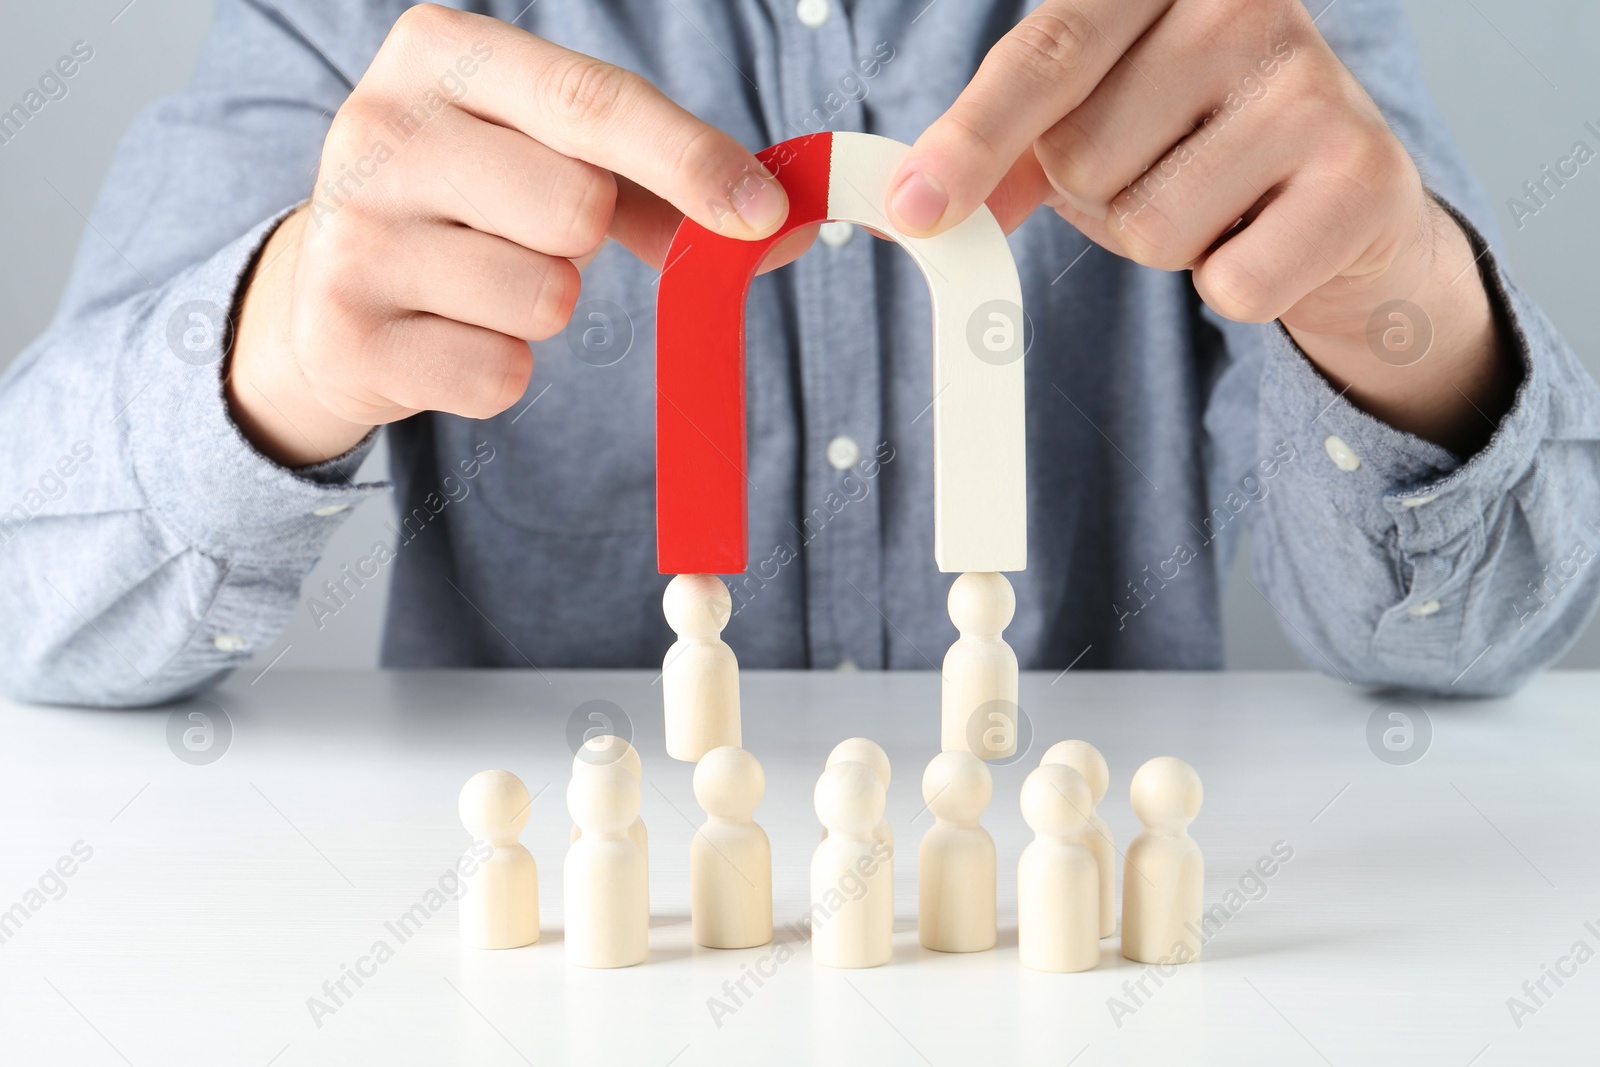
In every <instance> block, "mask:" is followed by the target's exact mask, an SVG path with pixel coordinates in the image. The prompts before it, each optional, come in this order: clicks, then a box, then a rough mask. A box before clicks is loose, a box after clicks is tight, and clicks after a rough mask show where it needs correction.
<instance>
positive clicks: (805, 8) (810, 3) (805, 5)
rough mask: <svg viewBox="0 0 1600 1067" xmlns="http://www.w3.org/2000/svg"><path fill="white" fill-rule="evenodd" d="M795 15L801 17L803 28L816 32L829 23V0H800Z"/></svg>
mask: <svg viewBox="0 0 1600 1067" xmlns="http://www.w3.org/2000/svg"><path fill="white" fill-rule="evenodd" d="M794 13H795V14H796V15H798V16H799V17H800V24H801V25H802V26H805V27H807V28H808V29H813V30H814V29H816V28H817V27H818V26H820V25H822V24H823V23H824V22H827V21H828V0H800V2H799V3H798V4H796V5H795V7H794Z"/></svg>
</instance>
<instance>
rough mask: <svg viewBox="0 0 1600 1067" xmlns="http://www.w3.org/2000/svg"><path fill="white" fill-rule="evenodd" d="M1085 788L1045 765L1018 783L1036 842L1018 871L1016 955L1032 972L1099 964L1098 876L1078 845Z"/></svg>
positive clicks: (1064, 769)
mask: <svg viewBox="0 0 1600 1067" xmlns="http://www.w3.org/2000/svg"><path fill="white" fill-rule="evenodd" d="M1089 798H1090V792H1089V783H1087V782H1085V781H1084V780H1083V775H1081V774H1079V773H1078V772H1077V771H1075V770H1073V769H1072V768H1071V767H1068V766H1066V765H1064V764H1059V763H1047V764H1044V765H1043V766H1041V767H1038V768H1037V769H1035V770H1034V771H1033V773H1031V774H1029V775H1028V777H1027V780H1026V781H1024V782H1023V783H1022V818H1023V819H1024V820H1025V821H1026V822H1027V824H1028V826H1029V827H1030V828H1032V830H1033V832H1034V834H1035V835H1036V836H1035V837H1034V839H1033V842H1032V843H1031V844H1029V845H1028V847H1027V848H1025V849H1023V850H1022V859H1021V860H1020V861H1019V862H1018V864H1017V955H1018V958H1019V959H1020V960H1021V962H1022V965H1023V966H1024V967H1029V968H1031V969H1033V970H1036V971H1060V972H1065V971H1087V970H1089V969H1090V968H1091V967H1094V966H1095V965H1096V964H1098V963H1099V962H1100V899H1099V897H1100V872H1099V870H1098V869H1097V868H1096V866H1095V862H1094V854H1093V853H1092V852H1090V851H1089V850H1088V849H1087V848H1085V847H1084V846H1083V844H1082V843H1081V842H1082V837H1083V832H1084V830H1085V829H1087V827H1088V822H1089V818H1088V814H1089V808H1090V806H1091V801H1090V799H1089Z"/></svg>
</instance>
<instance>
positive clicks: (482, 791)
mask: <svg viewBox="0 0 1600 1067" xmlns="http://www.w3.org/2000/svg"><path fill="white" fill-rule="evenodd" d="M531 804H532V802H531V801H530V800H529V799H528V789H527V787H526V786H524V785H523V784H522V780H521V779H519V778H518V777H517V776H516V775H514V774H512V773H511V772H510V771H479V772H478V773H477V774H475V775H473V776H472V777H471V778H469V779H467V784H466V785H464V786H462V788H461V796H460V799H459V800H458V802H457V810H458V811H459V812H460V814H461V822H462V824H463V825H464V826H466V828H467V830H468V832H470V833H471V834H472V835H473V836H474V837H476V838H480V839H482V840H484V841H486V842H488V843H489V845H490V846H492V847H493V849H494V852H493V854H492V855H490V857H489V858H488V859H487V860H485V861H484V863H483V865H482V866H481V867H480V868H479V869H478V871H477V873H476V874H474V875H473V876H472V877H470V878H465V879H463V881H464V883H465V890H464V891H463V893H462V896H461V904H460V907H461V943H462V944H464V945H467V946H469V947H471V948H519V947H521V946H523V945H531V944H533V943H534V942H535V941H537V940H539V869H538V867H537V866H535V864H534V862H533V856H532V854H531V853H529V852H528V850H527V849H526V848H523V847H522V844H521V843H520V842H519V841H518V840H517V835H519V834H520V833H522V828H523V827H524V826H526V825H527V824H528V809H529V807H530V806H531Z"/></svg>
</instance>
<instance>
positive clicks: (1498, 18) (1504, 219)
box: [0, 0, 1600, 672]
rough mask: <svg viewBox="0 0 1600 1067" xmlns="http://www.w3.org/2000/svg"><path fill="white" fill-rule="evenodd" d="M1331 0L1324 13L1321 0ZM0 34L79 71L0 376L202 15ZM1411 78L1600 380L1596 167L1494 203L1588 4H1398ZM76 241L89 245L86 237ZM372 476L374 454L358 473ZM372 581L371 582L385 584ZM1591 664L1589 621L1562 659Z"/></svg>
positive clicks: (377, 523) (1248, 653)
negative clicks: (84, 47)
mask: <svg viewBox="0 0 1600 1067" xmlns="http://www.w3.org/2000/svg"><path fill="white" fill-rule="evenodd" d="M1335 2H1337V0H1335ZM8 6H9V10H8V11H7V12H6V19H5V32H4V33H3V34H0V101H3V102H4V104H5V105H7V106H9V105H10V104H11V103H13V102H15V100H17V99H20V98H21V96H22V94H23V93H24V92H26V90H27V89H28V88H29V87H30V86H31V85H33V84H34V83H35V82H36V81H37V80H38V78H39V75H40V74H42V73H43V72H44V71H45V70H46V68H48V67H49V66H50V65H51V64H52V63H54V61H55V60H56V58H57V57H58V56H60V55H62V54H64V53H66V52H67V51H68V50H69V49H70V47H71V46H72V44H73V42H75V41H79V40H84V41H88V42H89V43H90V44H91V45H93V46H94V49H95V56H94V59H93V60H92V61H91V62H90V63H89V64H87V65H86V66H85V67H84V68H83V70H82V71H81V72H80V73H79V74H78V76H77V77H76V78H74V79H72V81H71V82H70V83H69V84H70V87H71V91H70V93H69V95H68V96H67V97H66V98H65V99H63V100H59V101H55V102H52V103H51V104H49V105H48V107H46V109H45V110H44V111H42V112H41V113H40V114H39V115H38V116H37V117H36V118H35V119H34V121H33V122H31V123H29V125H28V127H27V129H26V130H25V131H24V132H23V134H22V135H21V136H20V137H18V138H17V139H16V140H14V141H13V142H11V143H10V144H7V145H3V146H0V242H3V246H0V247H3V248H4V253H3V255H0V367H3V366H5V365H8V364H9V363H10V361H11V360H12V359H13V358H15V356H16V355H17V353H18V352H20V351H21V350H22V349H23V347H24V346H26V345H27V344H28V342H29V341H31V340H32V339H33V338H34V337H35V336H37V335H38V334H39V332H40V331H42V330H43V329H44V327H45V326H46V324H47V323H48V322H49V319H50V316H51V313H52V310H53V308H54V307H55V304H56V301H57V298H58V297H59V295H60V292H61V289H62V286H63V285H64V284H65V281H66V277H67V271H68V269H69V267H70V266H71V262H72V255H73V249H74V248H75V247H76V245H77V243H78V241H79V239H80V238H83V237H84V234H85V220H84V218H83V215H84V214H85V213H87V212H88V211H89V209H90V207H91V205H92V204H93V203H94V198H95V194H96V192H97V190H98V189H99V186H100V183H101V181H102V180H103V178H104V176H105V172H106V168H107V166H108V164H109V163H110V159H111V153H112V151H113V149H114V148H115V147H116V144H117V142H118V140H119V139H120V138H121V136H122V133H123V131H124V130H125V129H126V128H127V126H128V124H129V122H130V121H131V120H132V119H133V117H134V115H135V113H137V111H138V110H139V109H140V108H141V107H143V106H144V105H145V104H146V103H148V102H149V101H151V100H154V99H155V98H157V97H159V96H162V95H164V94H167V93H170V92H173V91H175V90H177V89H179V88H181V87H182V86H183V85H184V83H185V81H186V80H187V78H188V76H189V72H190V71H191V70H192V69H193V66H194V62H195V58H196V56H197V55H198V53H199V49H200V45H201V43H202V41H203V39H204V36H205V32H206V28H207V26H208V25H209V23H210V20H211V3H210V0H133V2H132V3H129V2H128V0H89V2H80V3H72V4H47V3H29V4H12V5H8ZM1405 6H1406V8H1407V10H1408V11H1409V12H1410V15H1411V19H1412V24H1413V28H1414V30H1415V33H1416V36H1417V38H1418V41H1419V46H1420V49H1421V53H1422V62H1423V67H1424V69H1425V71H1426V73H1427V76H1428V80H1429V82H1430V84H1431V85H1432V87H1433V91H1434V95H1435V96H1436V97H1437V99H1438V101H1439V104H1440V106H1441V108H1442V110H1443V112H1444V114H1445V117H1446V120H1447V121H1448V123H1449V125H1450V129H1451V131H1452V132H1453V133H1454V135H1455V137H1456V139H1457V141H1458V142H1459V143H1460V144H1461V147H1462V149H1463V151H1464V152H1465V153H1466V157H1467V161H1468V162H1469V163H1470V164H1471V165H1472V167H1473V169H1474V171H1475V172H1476V173H1477V175H1478V178H1479V180H1480V181H1481V182H1482V183H1483V185H1484V187H1485V188H1486V189H1487V191H1488V193H1489V198H1490V200H1491V202H1493V203H1494V204H1496V205H1498V206H1499V210H1498V216H1497V221H1498V224H1499V226H1500V228H1501V231H1502V233H1503V234H1504V236H1505V237H1506V240H1507V243H1508V246H1509V250H1510V266H1511V269H1512V270H1513V272H1514V274H1515V275H1516V277H1517V278H1518V280H1519V282H1520V283H1521V284H1522V286H1523V287H1524V288H1525V289H1527V290H1528V291H1529V292H1530V293H1532V294H1533V296H1534V298H1535V299H1537V300H1538V301H1539V302H1540V304H1541V305H1542V306H1543V307H1544V308H1545V310H1546V311H1547V312H1548V313H1549V315H1550V317H1551V318H1552V319H1553V320H1554V321H1555V323H1556V325H1557V326H1558V327H1560V329H1561V330H1562V332H1563V333H1564V334H1565V335H1566V337H1567V339H1568V341H1569V342H1570V343H1571V344H1572V346H1573V348H1574V349H1575V350H1576V351H1577V352H1578V353H1579V355H1580V356H1581V357H1582V358H1583V360H1584V362H1585V364H1586V366H1588V368H1589V370H1590V372H1591V373H1600V318H1597V317H1596V316H1595V315H1594V314H1593V312H1592V306H1591V305H1592V301H1593V295H1592V292H1591V290H1592V288H1593V279H1594V272H1593V270H1592V269H1589V268H1588V266H1587V264H1588V261H1589V259H1590V257H1591V256H1592V254H1593V250H1594V249H1595V248H1596V247H1600V162H1597V163H1595V164H1591V165H1590V166H1588V167H1585V168H1584V169H1583V170H1582V171H1581V172H1580V173H1579V176H1578V177H1577V178H1576V179H1574V180H1572V181H1571V182H1569V184H1568V186H1567V188H1565V189H1563V190H1561V191H1560V192H1559V194H1558V196H1557V197H1556V198H1554V199H1553V201H1552V202H1551V203H1550V204H1549V206H1548V207H1546V208H1544V209H1543V210H1541V211H1540V212H1539V213H1538V215H1537V216H1536V217H1533V218H1530V219H1526V220H1524V225H1523V227H1522V228H1521V229H1520V230H1519V229H1518V227H1517V224H1516V222H1515V221H1514V220H1513V218H1512V216H1511V214H1510V212H1509V210H1508V209H1507V207H1506V206H1505V204H1506V200H1507V198H1509V197H1511V196H1514V195H1519V190H1520V188H1521V186H1522V183H1523V182H1525V181H1528V180H1530V179H1532V178H1535V177H1537V176H1538V175H1539V170H1540V167H1541V166H1543V165H1544V164H1546V163H1554V162H1555V160H1556V159H1557V158H1559V157H1561V156H1563V155H1566V154H1567V153H1568V151H1569V150H1570V149H1571V147H1572V144H1573V142H1574V141H1576V140H1578V139H1579V138H1580V137H1581V138H1583V139H1585V140H1587V141H1589V143H1590V144H1591V146H1594V144H1595V139H1594V137H1593V135H1592V134H1589V133H1587V132H1586V131H1585V130H1584V129H1583V125H1584V123H1585V122H1586V121H1590V120H1593V121H1595V122H1596V124H1597V125H1600V65H1597V64H1596V63H1595V62H1594V60H1593V55H1592V51H1593V48H1594V46H1595V44H1596V43H1597V42H1600V5H1596V4H1594V3H1593V2H1592V0H1542V2H1540V0H1468V2H1466V3H1463V2H1462V0H1407V2H1406V5H1405ZM86 239H88V240H98V238H97V237H95V236H94V235H93V234H92V233H89V234H88V235H87V238H86ZM364 474H365V475H366V476H370V477H382V476H383V461H382V458H381V456H377V457H374V460H373V461H372V462H371V463H369V464H368V469H367V470H366V471H365V472H364ZM388 507H389V503H388V501H387V500H386V499H379V500H374V501H371V502H369V503H367V504H366V505H364V506H363V507H362V508H361V509H360V510H359V511H358V512H357V513H356V514H355V515H354V516H353V517H352V518H351V520H350V521H349V522H348V523H347V524H346V525H345V526H344V528H343V529H341V530H340V531H339V533H338V534H337V535H335V537H334V538H333V540H332V541H331V542H330V544H329V546H328V550H327V552H326V554H325V555H324V557H323V562H322V563H321V564H319V565H318V567H317V568H316V570H314V571H313V572H312V575H311V578H310V580H309V582H308V586H307V587H308V589H312V588H316V587H317V586H320V585H321V583H322V581H323V579H324V578H325V577H327V576H328V575H330V574H332V573H334V572H336V571H337V569H338V565H339V564H340V563H342V562H346V561H348V560H350V559H352V558H355V557H357V556H360V555H362V554H364V553H365V552H366V551H367V550H368V549H369V548H370V546H371V545H372V544H373V542H374V541H376V540H379V539H380V537H381V536H382V521H383V519H384V518H385V517H386V515H387V511H388ZM1244 558H1245V557H1244V555H1243V554H1242V553H1241V556H1240V559H1239V566H1236V567H1235V573H1234V574H1233V576H1232V580H1231V581H1230V582H1229V585H1228V588H1227V592H1226V601H1225V605H1224V617H1225V623H1226V626H1227V649H1228V663H1229V665H1230V666H1231V667H1235V668H1242V669H1261V670H1265V669H1284V668H1300V667H1302V664H1301V663H1300V661H1299V659H1298V658H1297V657H1296V656H1295V655H1294V653H1293V652H1292V651H1291V650H1290V648H1289V646H1288V644H1287V642H1286V641H1285V640H1284V637H1283V635H1282V633H1281V631H1280V629H1279V626H1278V623H1277V620H1276V618H1275V617H1274V615H1273V612H1272V609H1271V608H1270V607H1269V606H1268V605H1267V604H1266V603H1265V602H1264V601H1263V600H1262V598H1261V597H1260V595H1259V594H1257V593H1256V592H1255V590H1254V589H1253V588H1252V587H1251V586H1250V585H1249V584H1248V583H1246V582H1245V581H1244V580H1243V571H1242V566H1243V563H1244ZM383 581H385V582H386V581H387V571H386V572H385V575H384V578H383ZM386 595H387V590H386V588H384V587H380V586H369V587H368V588H367V590H365V591H364V593H363V595H362V596H361V597H358V598H356V599H355V600H354V601H353V602H352V603H351V604H350V606H349V607H348V608H346V609H344V610H341V611H340V612H339V613H338V615H337V616H335V617H333V618H331V619H327V620H325V621H326V625H325V626H324V627H323V628H322V629H321V630H319V629H318V628H317V626H316V624H315V623H314V622H313V621H312V619H311V616H310V613H309V612H308V611H307V612H300V613H298V614H296V616H295V618H294V621H293V623H292V624H291V626H290V628H289V631H288V632H287V633H286V634H285V635H284V637H283V638H282V639H281V640H280V641H279V643H278V644H277V645H275V646H274V647H272V648H270V649H265V650H262V651H261V652H260V653H259V654H258V656H257V666H256V668H255V670H256V671H257V672H259V670H260V669H262V668H264V667H265V666H266V665H267V664H269V663H272V662H274V661H275V660H277V659H278V657H280V656H281V657H282V658H281V662H282V663H283V665H285V666H293V667H339V666H370V665H373V664H375V663H376V662H377V650H378V636H379V630H380V628H381V626H382V620H383V606H384V600H385V597H386ZM1561 665H1562V666H1568V667H1600V626H1591V627H1590V628H1589V630H1588V632H1587V633H1586V634H1585V635H1584V636H1583V638H1582V639H1581V640H1580V641H1579V642H1578V644H1577V645H1576V646H1575V647H1574V648H1573V649H1572V651H1571V652H1569V653H1568V655H1567V656H1566V657H1565V659H1563V660H1562V662H1561Z"/></svg>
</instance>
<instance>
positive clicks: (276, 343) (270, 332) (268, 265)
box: [224, 208, 372, 468]
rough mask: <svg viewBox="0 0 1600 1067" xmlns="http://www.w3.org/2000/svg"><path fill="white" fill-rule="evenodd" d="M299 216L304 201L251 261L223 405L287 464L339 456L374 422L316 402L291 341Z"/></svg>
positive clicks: (261, 445)
mask: <svg viewBox="0 0 1600 1067" xmlns="http://www.w3.org/2000/svg"><path fill="white" fill-rule="evenodd" d="M305 219H306V213H305V209H304V208H301V209H299V210H296V211H294V212H292V213H291V214H290V215H288V216H287V217H286V218H285V219H284V220H283V222H282V223H281V224H280V225H279V226H278V228H277V229H276V230H275V231H273V234H272V236H271V237H269V238H268V239H267V242H266V244H265V245H264V246H263V247H262V249H261V254H260V256H259V257H257V260H256V264H255V266H253V267H252V268H251V272H250V277H249V278H248V280H247V281H246V284H245V290H244V295H243V298H242V299H241V300H240V302H239V314H238V323H237V326H236V328H235V330H234V338H233V346H232V349H231V351H230V353H229V358H228V364H227V368H226V371H225V380H224V392H225V395H226V397H227V402H228V411H229V414H230V415H232V416H233V421H234V423H235V424H236V425H237V426H238V427H239V430H240V432H241V433H243V434H244V436H245V438H246V439H247V440H248V441H249V442H250V443H251V444H253V445H254V446H255V447H256V448H257V449H259V450H260V451H261V453H262V454H263V455H265V456H267V457H268V458H269V459H271V460H273V461H274V462H277V463H280V464H282V465H283V466H285V467H290V468H298V467H309V466H311V465H313V464H316V463H321V462H323V461H324V460H328V459H333V458H335V457H337V456H342V455H344V454H345V453H346V452H348V451H350V449H352V448H354V447H355V446H356V445H357V444H359V443H360V442H361V440H362V439H363V438H364V437H366V435H367V434H368V433H370V432H371V430H372V427H371V426H370V425H362V424H360V423H354V422H351V421H349V420H347V419H343V418H340V417H338V416H337V415H334V414H333V413H332V412H330V411H329V410H328V409H327V408H326V407H325V406H324V405H323V404H321V403H320V402H318V400H317V397H316V392H315V390H314V389H313V388H312V387H311V385H310V383H309V382H307V381H306V378H305V375H304V373H303V372H302V371H301V369H300V365H299V362H298V361H297V359H296V358H295V352H294V347H293V345H292V344H291V343H290V339H289V322H290V315H291V312H292V307H293V289H294V274H295V267H296V265H297V264H298V262H299V250H300V236H301V233H302V231H303V230H304V227H305Z"/></svg>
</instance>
